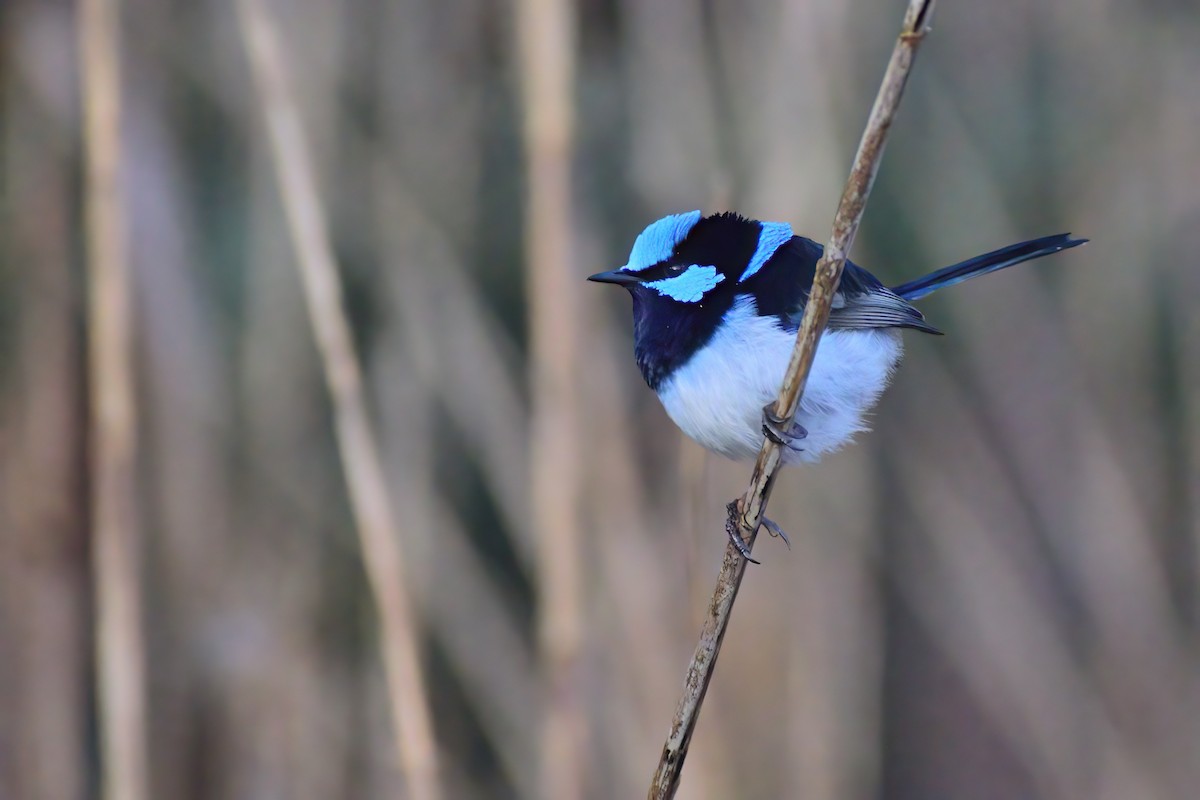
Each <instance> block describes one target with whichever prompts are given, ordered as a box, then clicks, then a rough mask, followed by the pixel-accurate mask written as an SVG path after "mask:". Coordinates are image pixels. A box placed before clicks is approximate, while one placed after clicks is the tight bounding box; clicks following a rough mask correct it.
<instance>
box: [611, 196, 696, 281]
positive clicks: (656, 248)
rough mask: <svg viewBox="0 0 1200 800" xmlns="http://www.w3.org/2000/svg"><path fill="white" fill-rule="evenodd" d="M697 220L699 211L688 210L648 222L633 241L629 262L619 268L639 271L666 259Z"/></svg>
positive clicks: (627, 270)
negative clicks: (684, 212)
mask: <svg viewBox="0 0 1200 800" xmlns="http://www.w3.org/2000/svg"><path fill="white" fill-rule="evenodd" d="M699 221H700V212H699V211H690V212H688V213H686V214H672V215H671V216H669V217H663V218H662V219H660V220H658V221H657V222H652V223H650V224H649V225H647V226H646V229H645V230H644V231H642V232H641V233H640V234H638V237H637V239H636V240H635V241H634V243H633V250H632V251H631V252H630V253H629V263H628V264H626V265H625V266H623V267H621V269H622V270H623V271H626V272H641V271H642V270H644V269H649V268H650V267H653V266H654V265H655V264H657V263H659V262H660V261H666V260H667V259H668V258H670V257H671V253H673V252H675V247H676V246H677V245H678V244H679V243H680V242H682V241H683V240H684V238H685V237H686V236H687V235H688V233H690V232H691V230H692V228H694V227H695V226H696V223H697V222H699ZM685 274H686V273H685ZM679 277H683V276H682V275H681V276H679Z"/></svg>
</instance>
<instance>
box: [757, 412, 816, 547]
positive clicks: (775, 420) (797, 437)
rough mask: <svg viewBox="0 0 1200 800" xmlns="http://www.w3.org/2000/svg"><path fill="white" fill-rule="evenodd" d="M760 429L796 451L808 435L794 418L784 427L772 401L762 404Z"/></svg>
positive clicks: (779, 443) (781, 445) (774, 439)
mask: <svg viewBox="0 0 1200 800" xmlns="http://www.w3.org/2000/svg"><path fill="white" fill-rule="evenodd" d="M762 429H763V434H764V435H765V436H766V437H767V438H768V439H770V440H771V441H772V442H774V443H775V444H777V445H779V446H780V447H786V448H788V449H789V450H795V451H796V452H800V451H801V450H803V448H802V447H800V446H799V445H798V443H799V442H800V441H801V440H803V439H804V438H805V437H806V436H808V431H806V430H805V429H804V426H803V425H801V424H800V423H799V422H796V421H795V420H792V424H791V425H789V426H787V427H786V428H785V427H784V421H783V420H782V419H780V418H779V417H777V416H776V415H775V402H774V401H771V402H770V403H767V404H766V405H765V406H763V413H762ZM772 524H774V523H772ZM767 530H770V528H768V529H767ZM785 541H786V537H785Z"/></svg>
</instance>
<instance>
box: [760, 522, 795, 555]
mask: <svg viewBox="0 0 1200 800" xmlns="http://www.w3.org/2000/svg"><path fill="white" fill-rule="evenodd" d="M759 524H760V525H762V526H763V527H764V528H766V529H767V533H769V534H771V535H772V536H777V537H779V538H780V539H783V543H784V544H786V545H787V548H788V550H791V549H792V540H791V539H789V538H788V535H787V534H786V533H784V532H783V528H781V527H779V525H777V524H776V523H774V522H772V521H771V520H769V519H767V518H766V517H763V518H762V522H761V523H759Z"/></svg>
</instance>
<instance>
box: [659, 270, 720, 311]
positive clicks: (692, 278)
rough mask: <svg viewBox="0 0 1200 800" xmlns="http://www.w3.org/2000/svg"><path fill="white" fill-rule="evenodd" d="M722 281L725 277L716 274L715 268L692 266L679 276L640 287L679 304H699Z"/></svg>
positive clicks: (718, 273)
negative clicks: (647, 288) (651, 290)
mask: <svg viewBox="0 0 1200 800" xmlns="http://www.w3.org/2000/svg"><path fill="white" fill-rule="evenodd" d="M723 280H725V276H724V275H722V274H721V273H720V272H718V271H717V268H716V267H701V266H699V265H697V264H693V265H692V266H690V267H688V268H687V269H686V270H684V271H683V274H681V275H676V276H674V277H672V278H663V279H662V280H661V281H651V282H650V283H644V284H642V285H643V286H648V287H649V288H651V289H653V290H654V291H656V292H658V293H659V294H661V295H663V296H664V297H669V298H671V299H672V300H678V301H679V302H681V303H699V302H700V301H701V300H702V299H703V298H704V295H706V294H708V291H709V290H710V289H712V288H713V287H714V286H716V285H717V284H718V283H720V282H721V281H723Z"/></svg>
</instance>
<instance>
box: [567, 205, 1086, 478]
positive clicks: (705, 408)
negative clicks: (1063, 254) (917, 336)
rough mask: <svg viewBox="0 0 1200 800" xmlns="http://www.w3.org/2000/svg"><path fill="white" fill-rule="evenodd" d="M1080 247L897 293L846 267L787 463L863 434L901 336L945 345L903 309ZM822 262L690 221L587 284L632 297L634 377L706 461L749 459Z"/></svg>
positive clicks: (928, 279)
mask: <svg viewBox="0 0 1200 800" xmlns="http://www.w3.org/2000/svg"><path fill="white" fill-rule="evenodd" d="M1086 241H1087V240H1086V239H1073V238H1071V236H1070V234H1058V235H1055V236H1046V237H1043V238H1040V239H1034V240H1031V241H1028V242H1021V243H1020V244H1014V245H1010V246H1009V247H1005V248H1002V249H1000V250H995V251H993V252H990V253H985V254H983V255H980V256H976V257H974V258H971V259H967V260H966V261H963V262H960V263H958V264H954V265H952V266H949V267H946V268H944V269H940V270H937V271H936V272H932V273H930V274H929V275H926V276H925V277H923V278H918V279H917V280H914V281H909V282H908V283H903V284H901V285H899V286H894V287H892V288H888V287H886V286H884V285H883V284H882V283H881V282H880V281H879V280H878V279H877V278H875V276H874V275H872V274H871V273H870V272H868V271H867V270H865V269H863V268H862V267H859V266H858V265H856V264H853V263H851V262H849V261H847V262H846V267H845V271H844V272H843V273H842V280H841V284H840V286H839V288H838V291H837V293H836V294H835V296H834V303H833V308H832V310H831V312H830V316H829V324H828V327H827V329H826V332H825V333H824V335H823V336H822V337H821V342H820V345H819V347H818V349H817V354H816V357H815V359H814V361H813V366H812V371H811V372H810V374H809V379H808V385H807V388H806V390H805V392H804V396H803V398H802V400H801V404H800V408H799V410H798V411H797V413H796V420H795V425H794V427H793V428H792V429H791V430H790V431H786V432H782V431H776V432H775V434H776V435H780V436H784V437H786V444H787V447H786V448H785V458H784V460H785V462H787V463H793V462H803V461H816V460H818V459H819V458H820V457H821V456H822V455H824V454H825V453H828V452H831V451H833V450H836V449H838V448H839V447H841V446H842V445H844V444H846V443H847V442H848V441H850V440H851V439H852V438H853V436H854V434H856V433H858V432H860V431H862V430H865V424H864V416H865V415H866V413H867V412H868V411H869V410H870V409H871V407H873V406H874V404H875V402H876V401H877V400H878V399H879V396H880V394H882V392H883V390H884V389H885V388H886V386H887V384H888V381H889V380H890V379H891V375H892V373H893V371H894V370H895V368H896V366H897V364H898V363H899V361H900V357H901V355H902V344H901V339H900V331H901V330H902V329H904V328H911V329H914V330H919V331H924V332H926V333H935V334H937V333H941V331H939V330H938V329H937V328H935V327H933V326H932V325H930V324H929V323H928V322H926V321H925V317H924V316H923V315H922V314H921V312H920V311H918V310H917V309H916V308H914V307H913V306H912V305H911V303H910V301H913V300H918V299H920V298H922V297H924V296H926V295H927V294H929V293H931V292H934V291H936V290H938V289H941V288H944V287H946V286H952V285H954V284H956V283H959V282H961V281H964V280H967V279H968V278H973V277H976V276H978V275H986V274H987V273H989V272H995V271H997V270H1001V269H1005V268H1006V267H1011V266H1014V265H1016V264H1020V263H1022V262H1024V261H1029V260H1031V259H1035V258H1041V257H1042V256H1046V255H1050V254H1052V253H1057V252H1059V251H1060V250H1066V249H1068V248H1071V247H1076V246H1078V245H1081V244H1083V243H1084V242H1086ZM822 250H823V248H822V247H821V246H820V245H818V244H817V243H816V242H813V241H812V240H810V239H806V238H804V237H803V236H796V235H793V233H792V229H791V227H790V226H788V225H787V224H786V223H780V222H759V221H757V220H751V219H746V218H744V217H741V216H738V215H737V214H731V213H725V214H715V215H712V216H708V217H704V216H702V215H701V213H700V212H699V211H693V212H690V213H687V214H676V215H673V216H669V217H665V218H663V219H661V220H658V221H657V222H655V223H653V224H651V225H649V226H648V227H647V228H646V229H645V230H644V231H642V233H641V235H639V236H638V238H637V240H636V241H635V243H634V246H633V250H632V252H631V253H630V256H629V261H628V263H627V264H626V265H625V266H623V267H621V268H619V269H617V270H613V271H611V272H602V273H599V274H597V275H593V276H591V277H590V278H589V280H593V281H599V282H602V283H615V284H619V285H622V286H625V287H626V288H627V289H628V290H629V292H630V294H631V295H632V296H633V324H634V352H635V355H636V357H637V364H638V367H639V369H640V370H641V372H642V376H643V377H644V378H645V379H646V383H647V384H649V385H650V388H651V389H653V390H654V391H655V392H656V393H657V394H658V397H659V399H660V400H661V401H662V403H663V406H664V407H665V408H666V410H667V413H668V414H669V415H670V417H671V419H672V420H674V421H675V423H676V424H677V425H678V426H679V427H680V428H681V429H682V430H683V431H684V433H686V434H687V435H688V436H690V437H691V438H692V439H694V440H696V441H697V442H699V443H700V444H702V445H704V446H705V447H707V448H708V449H710V450H713V451H715V452H717V453H720V454H722V455H725V456H729V457H731V458H753V457H754V456H755V455H756V454H757V452H758V450H759V447H760V445H761V443H762V437H763V429H764V422H763V408H764V406H766V405H767V404H769V403H771V402H773V400H774V398H775V396H776V395H777V393H778V391H779V387H780V384H781V383H782V381H783V375H784V372H785V370H786V369H787V364H788V360H789V358H790V356H791V351H792V347H793V345H794V342H795V335H796V330H797V328H798V326H799V324H800V318H801V316H802V314H803V312H804V304H805V302H806V301H807V299H808V294H809V291H810V289H811V287H812V281H813V274H814V271H815V268H816V265H817V261H818V260H819V259H820V257H821V253H822ZM767 427H768V428H770V425H769V424H768V425H767Z"/></svg>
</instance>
